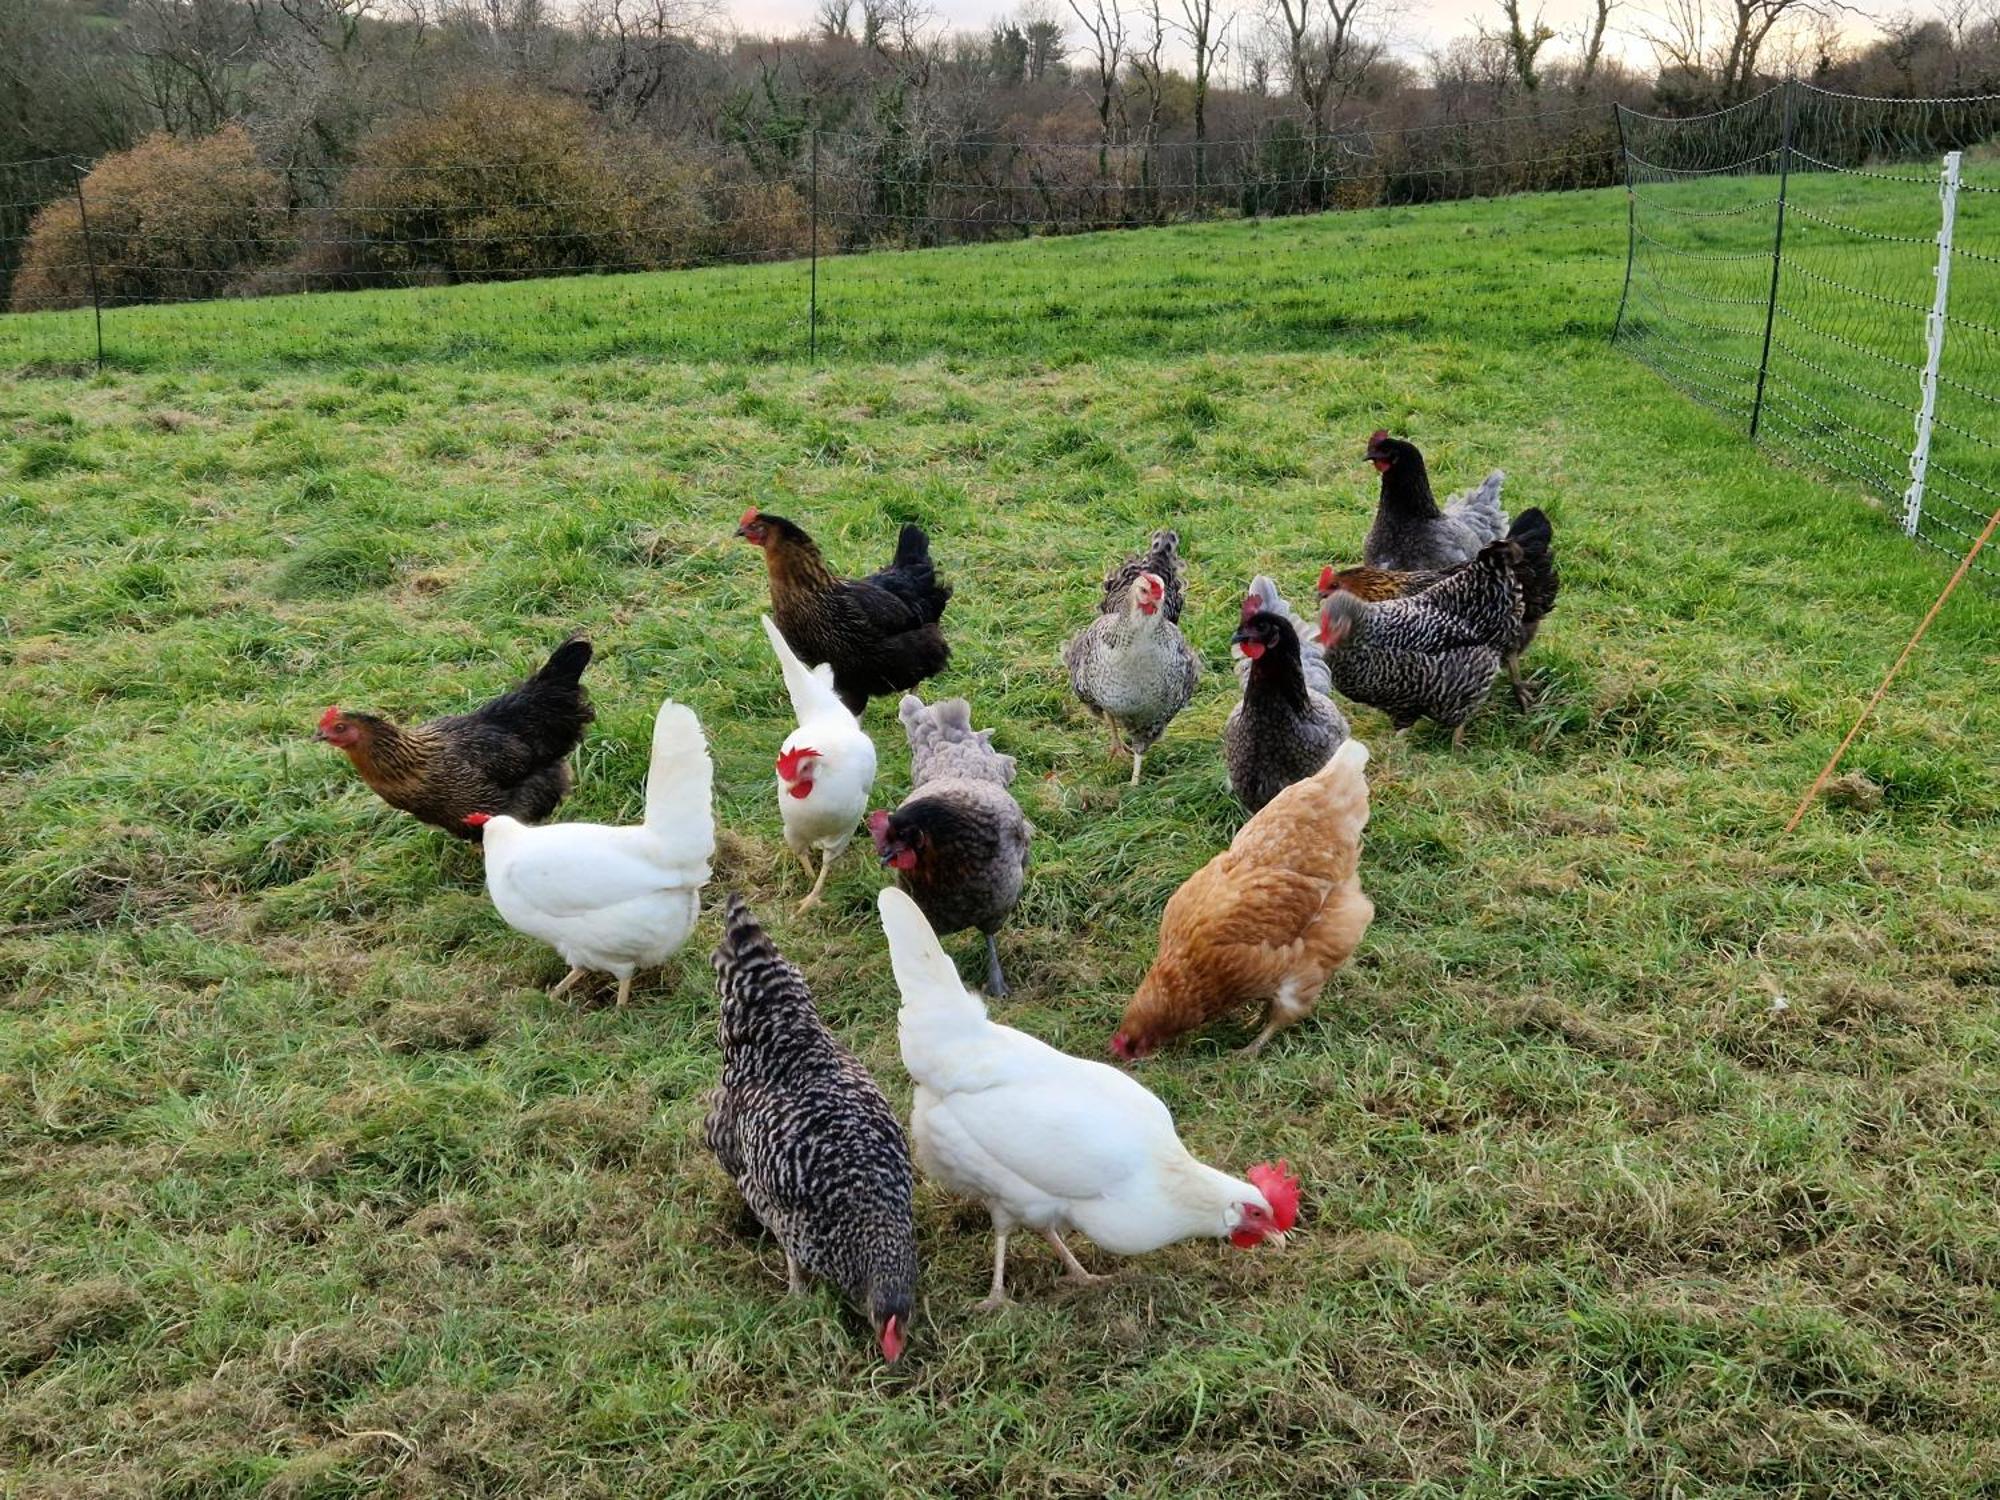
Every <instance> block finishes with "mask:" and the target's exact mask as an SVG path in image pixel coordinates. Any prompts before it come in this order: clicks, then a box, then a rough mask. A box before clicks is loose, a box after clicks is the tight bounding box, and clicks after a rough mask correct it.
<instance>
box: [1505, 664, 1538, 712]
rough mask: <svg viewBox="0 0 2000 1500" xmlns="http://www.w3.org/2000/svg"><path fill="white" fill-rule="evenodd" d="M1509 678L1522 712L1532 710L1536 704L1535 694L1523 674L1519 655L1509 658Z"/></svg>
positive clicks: (1516, 703) (1516, 702)
mask: <svg viewBox="0 0 2000 1500" xmlns="http://www.w3.org/2000/svg"><path fill="white" fill-rule="evenodd" d="M1507 680H1508V681H1509V682H1511V683H1513V684H1514V703H1515V705H1516V706H1517V707H1518V708H1519V709H1520V710H1521V712H1522V713H1524V714H1525V713H1528V712H1531V711H1532V710H1533V708H1534V706H1535V699H1534V695H1533V694H1531V693H1530V692H1529V691H1528V684H1527V681H1526V680H1525V679H1524V678H1523V677H1522V676H1521V661H1520V658H1519V657H1514V656H1510V657H1508V658H1507Z"/></svg>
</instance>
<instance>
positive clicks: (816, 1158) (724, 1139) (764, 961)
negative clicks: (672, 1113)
mask: <svg viewBox="0 0 2000 1500" xmlns="http://www.w3.org/2000/svg"><path fill="white" fill-rule="evenodd" d="M723 929H724V931H723V938H722V944H721V946H720V947H718V948H717V949H716V950H715V957H714V964H715V976H716V988H717V989H718V990H719V991H720V992H721V995H722V1026H721V1040H722V1083H721V1085H720V1087H718V1088H717V1089H716V1091H715V1093H714V1094H713V1095H712V1096H711V1099H710V1102H709V1110H708V1125H707V1138H708V1149H709V1150H711V1151H713V1152H714V1153H715V1159H716V1160H717V1161H719V1162H721V1163H722V1169H723V1170H724V1171H725V1172H727V1173H728V1174H729V1175H730V1177H731V1178H732V1179H733V1180H734V1181H735V1183H736V1186H737V1187H738V1188H739V1189H740V1190H741V1191H742V1193H743V1198H744V1201H745V1202H746V1203H748V1204H749V1206H750V1210H751V1212H752V1213H754V1214H756V1216H757V1219H758V1221H759V1222H760V1223H762V1224H763V1225H764V1227H765V1228H766V1229H768V1230H770V1231H771V1233H772V1235H773V1236H775V1237H776V1239H777V1241H778V1244H779V1245H780V1246H781V1247H782V1248H783V1249H784V1252H785V1270H786V1273H787V1275H788V1277H789V1279H790V1282H791V1289H792V1291H793V1292H794V1293H795V1294H796V1293H800V1292H803V1291H804V1290H805V1278H806V1277H807V1276H809V1275H811V1276H820V1277H824V1278H825V1279H826V1280H828V1281H830V1282H832V1283H833V1284H834V1285H835V1286H837V1287H839V1288H840V1290H841V1292H842V1293H843V1294H844V1295H845V1296H846V1298H847V1300H848V1301H849V1302H850V1303H852V1304H853V1305H854V1306H855V1307H856V1308H858V1309H859V1310H860V1311H861V1312H862V1313H863V1314H864V1315H865V1316H866V1317H867V1319H868V1321H869V1325H870V1326H871V1327H872V1328H873V1329H874V1330H875V1334H876V1337H877V1338H878V1339H879V1340H880V1341H881V1347H882V1356H883V1358H884V1359H887V1360H890V1361H892V1362H893V1361H894V1360H895V1359H897V1358H898V1357H899V1356H900V1355H901V1354H902V1352H903V1346H904V1344H905V1342H906V1341H907V1340H908V1338H909V1326H910V1311H911V1308H912V1306H913V1305H914V1303H915V1300H916V1294H917V1239H916V1228H915V1224H914V1222H913V1221H912V1218H911V1211H910V1199H911V1196H912V1194H913V1192H914V1191H915V1186H916V1176H915V1173H914V1171H913V1170H912V1168H911V1166H910V1148H909V1144H908V1142H907V1141H906V1140H905V1139H904V1137H903V1128H902V1126H901V1124H900V1123H898V1121H897V1119H896V1114H895V1111H894V1110H892V1109H890V1107H889V1101H888V1100H887V1099H885V1098H884V1097H883V1096H882V1090H881V1089H880V1088H878V1087H877V1086H876V1083H875V1080H874V1079H873V1078H872V1077H870V1076H869V1073H868V1070H867V1069H866V1068H864V1067H863V1066H862V1065H861V1063H860V1061H859V1060H858V1059H857V1058H856V1057H855V1056H854V1054H853V1053H851V1052H849V1051H848V1050H847V1049H846V1048H845V1047H843V1046H842V1045H841V1044H840V1042H839V1041H838V1040H837V1039H836V1038H835V1037H834V1035H833V1033H832V1032H831V1031H829V1030H828V1029H827V1026H826V1022H825V1021H823V1020H822V1019H821V1018H820V1014H819V1010H818V1008H817V1007H816V1006H815V1005H814V1004H813V997H812V992H811V991H810V990H809V989H807V988H806V983H805V980H804V979H803V978H802V977H801V976H800V974H799V971H798V970H797V969H795V968H794V967H793V966H792V965H791V964H789V963H787V962H786V961H785V959H784V958H783V956H782V955H780V954H779V952H778V950H777V949H776V948H775V947H773V946H772V943H771V940H770V938H769V937H767V936H766V935H765V933H764V929H763V928H762V927H760V926H758V925H757V919H756V918H755V917H753V916H752V915H751V914H750V911H749V908H748V907H746V906H745V905H744V904H743V901H742V898H741V897H738V896H731V897H730V898H729V908H728V912H727V915H726V916H725V918H724V921H723Z"/></svg>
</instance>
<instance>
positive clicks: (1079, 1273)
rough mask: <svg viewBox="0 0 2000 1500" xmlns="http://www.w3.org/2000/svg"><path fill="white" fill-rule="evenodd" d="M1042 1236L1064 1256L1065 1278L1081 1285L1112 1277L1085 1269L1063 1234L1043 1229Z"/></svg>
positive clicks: (1107, 1279) (1057, 1252)
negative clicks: (1093, 1273) (1065, 1242)
mask: <svg viewBox="0 0 2000 1500" xmlns="http://www.w3.org/2000/svg"><path fill="white" fill-rule="evenodd" d="M1042 1238H1043V1239H1045V1240H1047V1241H1048V1242H1049V1243H1050V1244H1051V1245H1053V1246H1055V1250H1056V1254H1058V1255H1060V1256H1061V1257H1062V1263H1063V1266H1064V1268H1065V1276H1064V1279H1065V1280H1067V1281H1073V1282H1075V1283H1077V1284H1078V1285H1079V1286H1089V1285H1090V1284H1091V1283H1092V1282H1094V1281H1109V1280H1110V1279H1111V1278H1110V1277H1109V1276H1094V1275H1092V1274H1091V1273H1090V1272H1089V1271H1086V1270H1084V1268H1083V1262H1082V1261H1080V1260H1078V1259H1077V1258H1076V1256H1075V1254H1074V1253H1072V1252H1071V1250H1070V1248H1069V1246H1067V1245H1065V1244H1064V1243H1063V1241H1062V1236H1061V1235H1059V1234H1057V1233H1056V1232H1055V1231H1054V1230H1053V1229H1044V1230H1043V1231H1042Z"/></svg>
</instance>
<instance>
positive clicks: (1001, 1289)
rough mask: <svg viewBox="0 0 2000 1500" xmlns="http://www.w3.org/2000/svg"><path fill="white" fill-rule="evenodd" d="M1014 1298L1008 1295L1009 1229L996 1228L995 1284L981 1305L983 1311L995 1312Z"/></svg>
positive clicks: (994, 1251) (994, 1241) (994, 1240)
mask: <svg viewBox="0 0 2000 1500" xmlns="http://www.w3.org/2000/svg"><path fill="white" fill-rule="evenodd" d="M1013 1300H1014V1299H1013V1298H1012V1297H1009V1296H1008V1295H1007V1231H1006V1230H1004V1229H996V1230H994V1231H993V1286H992V1288H991V1290H989V1291H988V1292H987V1293H986V1300H985V1301H983V1302H981V1303H980V1304H979V1307H980V1310H981V1311H982V1312H993V1311H994V1310H995V1309H997V1308H1002V1307H1005V1306H1006V1305H1007V1304H1008V1303H1009V1302H1012V1301H1013Z"/></svg>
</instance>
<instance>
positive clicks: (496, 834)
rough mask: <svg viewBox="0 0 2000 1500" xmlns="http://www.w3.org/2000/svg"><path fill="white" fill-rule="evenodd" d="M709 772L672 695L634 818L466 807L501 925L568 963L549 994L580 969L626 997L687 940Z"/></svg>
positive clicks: (702, 867)
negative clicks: (621, 822) (522, 816)
mask: <svg viewBox="0 0 2000 1500" xmlns="http://www.w3.org/2000/svg"><path fill="white" fill-rule="evenodd" d="M714 779H715V768H714V765H713V764H712V763H711V762H710V760H709V758H708V743H707V741H706V740H705V739H703V737H702V732H701V725H700V723H699V722H698V721H697V720H696V719H695V716H694V710H693V709H690V708H686V707H683V706H682V705H681V704H678V703H675V702H674V701H673V700H671V699H669V700H668V701H667V702H665V703H662V704H661V705H660V712H659V715H658V717H657V718H655V719H654V721H653V755H652V760H651V763H650V764H649V765H648V767H647V771H646V815H645V821H644V822H643V823H641V824H640V825H639V826H638V827H636V828H612V827H609V826H607V825H605V824H603V823H552V824H542V825H540V826H535V825H531V824H527V823H523V822H521V821H519V820H518V819H515V818H510V817H505V816H502V817H490V816H488V815H487V814H485V813H473V814H471V815H470V816H469V817H467V818H466V820H465V821H466V822H467V823H469V824H471V825H472V826H473V827H475V828H477V827H482V826H483V827H484V829H485V848H486V892H487V894H488V895H489V896H491V897H492V898H493V905H494V907H495V908H496V909H497V910H498V911H499V913H500V915H501V916H502V917H503V918H504V919H505V920H506V922H507V925H508V926H509V927H512V928H513V929H514V930H515V931H516V932H522V933H526V934H527V935H528V936H529V937H532V938H540V939H541V940H542V941H543V942H545V943H547V944H548V945H549V946H550V947H552V948H554V949H555V950H556V952H558V953H560V954H561V955H562V956H563V958H564V959H565V960H566V961H567V962H568V963H569V966H570V969H569V973H568V974H567V975H565V976H564V978H563V980H562V982H561V983H560V984H558V985H557V986H556V987H555V989H554V990H552V991H551V992H550V993H551V994H552V995H560V994H562V993H563V991H565V990H567V989H568V988H569V987H570V986H571V985H573V984H575V983H576V982H577V981H578V980H579V979H581V978H583V977H584V975H586V974H589V973H593V972H595V973H606V974H615V975H616V976H617V977H618V1003H619V1004H620V1005H623V1004H624V1003H625V1001H626V1000H627V999H628V998H629V997H630V995H631V993H632V976H633V974H634V973H636V972H637V971H638V970H640V969H649V968H652V967H654V966H655V965H658V964H662V963H665V962H666V961H667V959H668V958H670V957H672V956H673V954H674V952H675V950H676V949H678V948H679V947H680V946H681V944H682V943H684V942H686V941H687V938H688V934H689V933H690V932H692V931H693V930H694V924H695V918H696V917H697V916H699V915H700V913H701V888H702V886H703V885H704V884H705V883H706V882H707V880H708V862H709V860H710V859H711V858H713V857H714V854H715V817H714V813H713V810H712V805H711V802H710V793H711V787H712V783H713V781H714Z"/></svg>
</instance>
